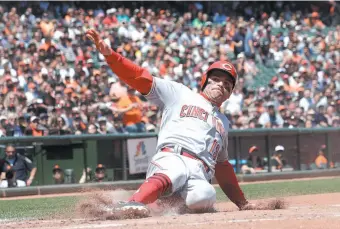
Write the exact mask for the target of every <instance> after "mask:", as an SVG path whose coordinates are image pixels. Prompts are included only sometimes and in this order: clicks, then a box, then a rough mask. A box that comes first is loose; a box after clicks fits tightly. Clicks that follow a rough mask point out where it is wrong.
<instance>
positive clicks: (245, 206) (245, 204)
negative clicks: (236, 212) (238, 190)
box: [237, 201, 256, 211]
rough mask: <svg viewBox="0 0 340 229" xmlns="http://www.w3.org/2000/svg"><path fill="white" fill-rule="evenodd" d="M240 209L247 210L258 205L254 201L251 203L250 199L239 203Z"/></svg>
mask: <svg viewBox="0 0 340 229" xmlns="http://www.w3.org/2000/svg"><path fill="white" fill-rule="evenodd" d="M237 206H238V208H239V209H240V211H246V210H256V205H255V204H253V203H249V202H248V201H245V202H243V203H239V204H237Z"/></svg>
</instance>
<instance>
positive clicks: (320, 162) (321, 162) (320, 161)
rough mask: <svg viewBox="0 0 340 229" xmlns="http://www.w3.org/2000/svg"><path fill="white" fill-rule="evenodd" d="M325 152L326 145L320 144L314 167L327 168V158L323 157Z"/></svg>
mask: <svg viewBox="0 0 340 229" xmlns="http://www.w3.org/2000/svg"><path fill="white" fill-rule="evenodd" d="M325 154H326V146H325V145H322V146H321V147H320V150H319V153H318V156H317V157H316V158H315V165H316V168H318V169H327V163H328V160H327V158H326V157H325Z"/></svg>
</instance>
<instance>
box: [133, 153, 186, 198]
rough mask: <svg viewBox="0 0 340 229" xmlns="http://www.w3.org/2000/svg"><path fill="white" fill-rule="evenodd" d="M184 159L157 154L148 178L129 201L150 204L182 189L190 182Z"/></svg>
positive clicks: (172, 154)
mask: <svg viewBox="0 0 340 229" xmlns="http://www.w3.org/2000/svg"><path fill="white" fill-rule="evenodd" d="M188 177H189V176H188V169H187V168H186V165H185V162H184V161H183V159H182V158H181V157H180V156H178V155H176V154H174V153H169V152H159V153H157V154H156V155H155V156H154V157H153V159H152V161H151V163H150V165H149V168H148V171H147V178H146V180H145V182H144V183H143V184H142V185H141V186H140V188H139V189H138V190H137V191H136V192H135V193H134V194H133V195H132V196H131V198H130V199H129V201H134V202H139V203H143V204H150V203H153V202H154V201H156V200H157V199H158V198H160V197H161V196H164V195H168V194H171V193H173V192H176V191H177V190H179V189H180V188H182V187H183V186H184V185H185V184H186V181H187V180H188Z"/></svg>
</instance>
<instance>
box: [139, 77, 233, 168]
mask: <svg viewBox="0 0 340 229" xmlns="http://www.w3.org/2000/svg"><path fill="white" fill-rule="evenodd" d="M145 97H146V98H147V99H148V100H149V101H150V102H152V103H154V104H156V105H158V106H159V107H160V108H161V109H162V110H163V114H162V121H161V126H160V131H159V135H158V143H157V152H158V151H159V150H160V149H161V148H162V147H164V146H166V145H176V144H177V145H179V146H181V147H183V148H186V149H188V150H190V151H192V152H193V153H195V154H196V155H197V157H198V158H200V159H202V160H203V161H205V162H206V164H207V165H208V166H209V167H210V169H211V170H212V171H214V168H215V164H216V162H223V161H225V160H227V159H228V151H227V148H228V129H229V121H228V119H227V117H226V116H225V115H223V114H221V113H220V112H219V110H218V107H215V106H213V105H212V104H211V103H210V102H209V101H207V100H206V99H205V98H204V97H203V96H202V95H200V94H198V93H196V92H193V91H192V90H190V89H189V88H188V87H186V86H184V85H183V84H180V83H176V82H174V81H169V80H164V79H160V78H157V77H154V80H153V85H152V89H151V91H150V92H149V94H148V95H146V96H145Z"/></svg>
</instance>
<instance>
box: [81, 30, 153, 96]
mask: <svg viewBox="0 0 340 229" xmlns="http://www.w3.org/2000/svg"><path fill="white" fill-rule="evenodd" d="M86 37H87V38H89V39H90V40H91V41H92V42H93V43H94V44H95V45H96V48H97V50H98V51H99V52H100V53H101V54H103V55H104V56H105V59H106V62H107V63H108V65H109V66H110V68H111V69H112V71H113V72H114V73H115V74H116V75H117V76H118V77H119V78H120V79H121V80H122V81H124V82H125V83H126V84H128V85H129V86H131V87H132V88H134V89H136V90H137V91H139V92H140V93H141V94H143V95H146V94H148V93H149V92H150V90H151V88H152V82H153V76H152V75H151V74H150V73H149V72H148V71H147V70H146V69H144V68H141V67H140V66H138V65H136V64H134V63H133V62H132V61H130V60H128V59H126V58H124V57H123V56H122V55H120V54H118V53H116V52H115V51H113V50H112V49H111V48H110V47H109V46H108V45H107V44H106V43H105V42H104V40H103V39H102V38H100V36H99V34H98V32H97V31H95V30H93V29H89V30H87V31H86Z"/></svg>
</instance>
